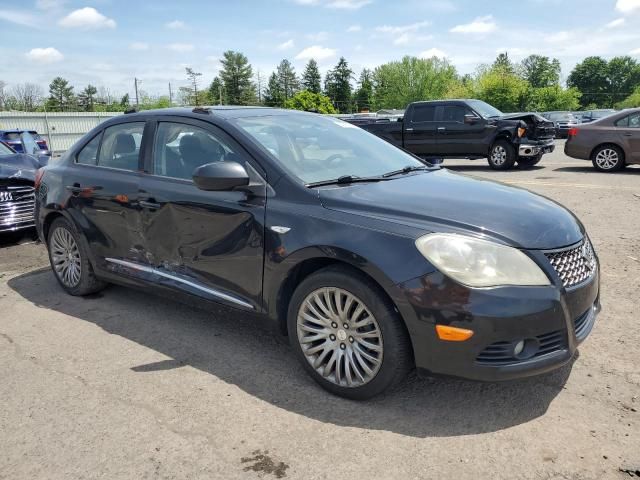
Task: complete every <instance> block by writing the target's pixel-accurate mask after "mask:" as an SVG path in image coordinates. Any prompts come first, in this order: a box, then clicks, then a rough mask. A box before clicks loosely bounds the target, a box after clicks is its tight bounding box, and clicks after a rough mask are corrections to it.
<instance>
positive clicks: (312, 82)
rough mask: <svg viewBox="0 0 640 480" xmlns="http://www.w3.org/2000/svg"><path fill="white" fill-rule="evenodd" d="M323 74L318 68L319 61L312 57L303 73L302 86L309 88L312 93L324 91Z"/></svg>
mask: <svg viewBox="0 0 640 480" xmlns="http://www.w3.org/2000/svg"><path fill="white" fill-rule="evenodd" d="M321 83H322V76H321V75H320V70H318V63H317V62H316V61H315V60H314V59H313V58H312V59H311V60H309V63H307V66H306V67H305V69H304V73H303V74H302V88H304V89H305V90H309V91H310V92H312V93H321V92H322V86H321Z"/></svg>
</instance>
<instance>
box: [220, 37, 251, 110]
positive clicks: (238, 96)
mask: <svg viewBox="0 0 640 480" xmlns="http://www.w3.org/2000/svg"><path fill="white" fill-rule="evenodd" d="M220 63H222V70H221V71H220V80H221V81H222V84H223V85H224V103H225V104H227V105H229V104H231V105H250V104H252V103H255V101H256V88H255V85H254V84H253V82H252V81H251V78H252V77H253V70H252V68H251V65H250V64H249V60H248V59H247V57H246V56H245V55H243V54H242V53H240V52H234V51H233V50H228V51H226V52H224V53H223V55H222V60H220Z"/></svg>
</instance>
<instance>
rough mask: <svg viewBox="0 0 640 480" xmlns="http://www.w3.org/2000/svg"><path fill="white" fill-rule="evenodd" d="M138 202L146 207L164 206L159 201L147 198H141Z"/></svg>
mask: <svg viewBox="0 0 640 480" xmlns="http://www.w3.org/2000/svg"><path fill="white" fill-rule="evenodd" d="M138 203H139V204H140V206H141V207H144V208H153V209H158V208H160V207H162V205H160V204H159V203H155V202H148V201H147V200H140V201H139V202H138Z"/></svg>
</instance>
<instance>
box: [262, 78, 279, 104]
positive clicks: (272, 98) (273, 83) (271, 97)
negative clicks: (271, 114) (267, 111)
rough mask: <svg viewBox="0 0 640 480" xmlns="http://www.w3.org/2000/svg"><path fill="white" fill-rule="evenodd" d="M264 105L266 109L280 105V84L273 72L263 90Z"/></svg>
mask: <svg viewBox="0 0 640 480" xmlns="http://www.w3.org/2000/svg"><path fill="white" fill-rule="evenodd" d="M264 104H265V105H266V106H268V107H279V106H281V105H282V92H281V91H280V82H278V75H276V73H275V72H274V73H272V74H271V75H270V76H269V82H268V83H267V88H265V90H264Z"/></svg>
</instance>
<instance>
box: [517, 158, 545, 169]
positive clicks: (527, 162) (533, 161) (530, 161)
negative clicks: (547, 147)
mask: <svg viewBox="0 0 640 480" xmlns="http://www.w3.org/2000/svg"><path fill="white" fill-rule="evenodd" d="M540 160H542V155H536V156H535V157H520V158H518V166H519V167H520V168H531V167H533V166H534V165H537V164H538V163H539V162H540Z"/></svg>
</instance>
